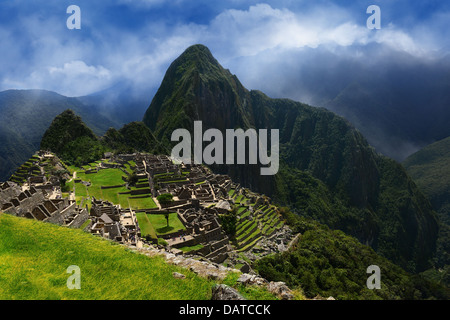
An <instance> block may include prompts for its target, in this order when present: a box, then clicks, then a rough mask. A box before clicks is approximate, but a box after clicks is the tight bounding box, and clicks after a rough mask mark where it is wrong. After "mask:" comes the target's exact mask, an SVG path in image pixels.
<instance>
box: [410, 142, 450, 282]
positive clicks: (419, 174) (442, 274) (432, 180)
mask: <svg viewBox="0 0 450 320" xmlns="http://www.w3.org/2000/svg"><path fill="white" fill-rule="evenodd" d="M449 161H450V137H449V138H446V139H443V140H440V141H438V142H435V143H433V144H431V145H429V146H427V147H425V148H423V149H422V150H420V151H418V152H416V153H414V154H413V155H411V156H409V157H408V158H407V159H406V160H405V161H404V162H403V165H404V166H405V168H406V170H407V171H408V173H409V174H410V175H411V177H412V178H413V179H414V181H415V182H416V183H417V185H418V187H419V188H420V189H421V190H423V191H424V193H425V194H426V195H427V196H428V198H429V199H430V201H431V204H432V205H433V207H434V209H435V210H436V212H437V215H438V217H439V220H440V222H441V224H440V227H439V237H438V241H437V250H436V251H437V252H436V259H435V265H434V270H428V271H427V272H426V273H425V275H427V276H430V277H431V278H432V279H435V280H438V281H439V282H440V283H442V284H445V285H447V286H450V279H449V277H448V269H449V268H450V167H449V165H448V163H449Z"/></svg>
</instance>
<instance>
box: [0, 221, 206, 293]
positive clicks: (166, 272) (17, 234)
mask: <svg viewBox="0 0 450 320" xmlns="http://www.w3.org/2000/svg"><path fill="white" fill-rule="evenodd" d="M71 265H76V266H78V267H79V268H80V270H81V289H80V290H69V289H68V288H67V286H66V283H67V280H68V278H69V276H70V274H68V273H66V271H67V268H68V267H69V266H71ZM172 272H181V273H183V274H184V275H186V279H175V278H174V277H173V276H172ZM214 283H215V282H213V281H211V280H207V279H204V278H201V277H199V276H197V275H196V274H194V273H193V272H190V271H189V270H187V269H182V268H179V267H176V266H173V265H168V264H167V263H165V261H164V260H163V258H161V257H154V258H149V257H146V256H144V255H141V254H136V253H133V252H131V251H129V250H126V249H125V248H124V247H122V246H119V245H117V244H114V243H112V242H110V241H107V240H104V239H101V238H97V237H94V236H92V235H90V234H87V233H84V232H83V231H81V230H79V229H67V228H62V227H59V226H56V225H52V224H47V223H43V222H39V221H34V220H28V219H24V218H17V217H13V216H10V215H6V214H0V299H8V300H9V299H11V300H26V299H34V300H46V299H52V300H53V299H56V300H60V299H93V300H98V299H149V300H153V299H154V300H159V299H168V300H173V299H195V300H197V299H198V300H203V299H210V295H211V287H212V286H213V285H214Z"/></svg>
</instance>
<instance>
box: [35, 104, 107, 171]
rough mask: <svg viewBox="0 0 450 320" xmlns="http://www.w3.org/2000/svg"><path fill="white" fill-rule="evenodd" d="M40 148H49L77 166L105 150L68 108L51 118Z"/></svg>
mask: <svg viewBox="0 0 450 320" xmlns="http://www.w3.org/2000/svg"><path fill="white" fill-rule="evenodd" d="M40 148H41V149H42V150H50V151H52V152H54V153H56V154H57V155H58V156H59V157H61V158H62V159H63V160H64V161H66V162H67V163H69V164H74V165H76V166H78V167H80V166H81V165H83V164H87V163H90V162H93V161H95V160H98V159H100V158H101V157H102V156H103V153H104V152H105V151H106V150H107V149H106V148H105V147H104V146H103V145H102V144H101V143H100V140H99V139H98V138H97V137H96V135H95V134H94V132H93V131H92V130H91V129H89V128H88V127H87V126H86V125H85V124H84V123H83V121H82V120H81V118H80V117H79V116H76V115H75V113H74V112H73V111H72V110H70V109H69V110H66V111H64V112H63V113H61V114H60V115H58V116H57V117H56V118H55V119H54V120H53V122H52V124H51V125H50V127H49V128H48V129H47V131H46V132H45V133H44V136H43V137H42V140H41V147H40Z"/></svg>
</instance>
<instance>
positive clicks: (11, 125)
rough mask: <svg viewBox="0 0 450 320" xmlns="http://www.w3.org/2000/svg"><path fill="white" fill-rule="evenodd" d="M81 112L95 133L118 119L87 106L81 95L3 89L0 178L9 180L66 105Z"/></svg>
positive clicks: (108, 126)
mask: <svg viewBox="0 0 450 320" xmlns="http://www.w3.org/2000/svg"><path fill="white" fill-rule="evenodd" d="M69 108H70V109H72V110H74V111H75V112H76V113H77V114H79V115H81V116H82V117H83V119H84V120H85V122H86V123H87V124H88V125H89V127H90V128H92V130H93V131H94V132H95V133H96V134H99V135H101V134H103V133H104V132H106V130H107V129H108V128H110V127H115V126H117V124H116V123H114V122H111V120H109V119H107V118H105V117H104V116H102V115H100V114H99V112H98V111H97V110H96V109H95V108H92V107H89V108H88V107H86V106H85V105H84V104H83V103H81V102H80V101H79V100H78V99H75V98H68V97H64V96H62V95H59V94H57V93H55V92H50V91H44V90H7V91H2V92H0V114H1V115H2V116H1V117H0V141H1V144H0V154H1V155H2V158H1V166H0V181H6V180H7V179H8V178H9V177H10V176H11V175H12V174H13V172H14V171H16V170H17V168H18V167H19V166H20V165H21V164H23V163H24V162H25V161H27V159H28V158H29V157H30V156H31V155H33V154H34V152H36V150H39V145H40V142H41V138H42V135H43V134H44V133H45V131H46V130H47V129H48V127H49V125H50V123H51V122H52V119H54V118H55V117H56V116H57V115H58V114H60V113H61V112H63V111H64V110H66V109H69Z"/></svg>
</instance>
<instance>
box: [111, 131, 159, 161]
mask: <svg viewBox="0 0 450 320" xmlns="http://www.w3.org/2000/svg"><path fill="white" fill-rule="evenodd" d="M102 142H103V143H104V144H105V145H106V146H108V147H109V148H111V149H112V150H115V151H116V152H117V153H133V152H136V151H137V152H149V153H156V154H161V153H167V152H168V151H167V150H166V149H165V148H164V147H163V146H162V145H161V144H160V143H159V142H158V141H157V139H156V138H155V137H154V136H153V133H152V132H151V131H150V130H149V129H148V127H147V126H146V125H144V124H143V123H142V122H131V123H129V124H126V125H124V126H123V127H122V128H121V129H120V130H116V129H114V128H110V129H109V130H108V131H107V132H106V134H105V135H104V136H103V137H102ZM134 165H136V164H134Z"/></svg>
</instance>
